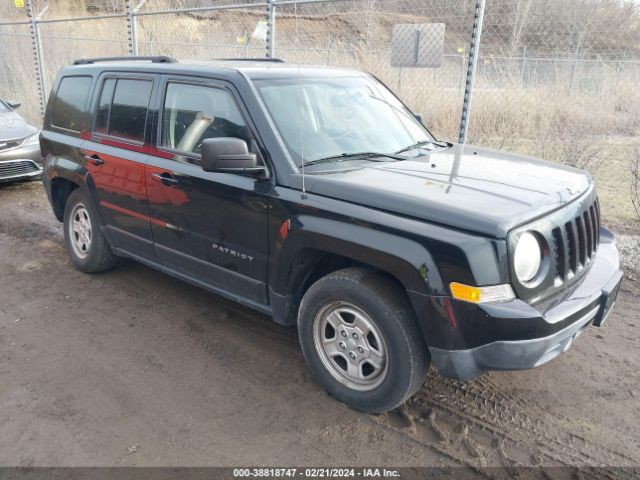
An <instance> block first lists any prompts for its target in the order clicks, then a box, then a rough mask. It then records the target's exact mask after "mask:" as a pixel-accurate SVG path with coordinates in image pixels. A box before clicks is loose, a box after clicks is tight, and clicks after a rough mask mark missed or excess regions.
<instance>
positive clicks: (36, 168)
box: [0, 145, 42, 182]
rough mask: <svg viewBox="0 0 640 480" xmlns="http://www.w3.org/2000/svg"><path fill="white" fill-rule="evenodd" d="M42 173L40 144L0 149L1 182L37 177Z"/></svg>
mask: <svg viewBox="0 0 640 480" xmlns="http://www.w3.org/2000/svg"><path fill="white" fill-rule="evenodd" d="M40 175H42V158H41V155H40V146H39V145H25V146H19V147H16V148H12V149H9V150H0V182H14V181H18V180H26V179H35V178H38V177H39V176H40Z"/></svg>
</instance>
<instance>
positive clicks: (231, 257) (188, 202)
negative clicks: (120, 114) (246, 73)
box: [146, 76, 270, 304]
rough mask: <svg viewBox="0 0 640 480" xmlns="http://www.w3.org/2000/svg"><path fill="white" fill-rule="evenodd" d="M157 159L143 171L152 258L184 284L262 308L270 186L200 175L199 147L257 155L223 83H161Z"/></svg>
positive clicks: (229, 176)
mask: <svg viewBox="0 0 640 480" xmlns="http://www.w3.org/2000/svg"><path fill="white" fill-rule="evenodd" d="M158 99H159V100H158V102H157V104H158V108H159V120H158V127H157V128H156V129H154V130H155V133H156V136H157V138H156V141H155V148H156V151H155V152H154V154H153V155H152V157H151V158H150V160H149V164H148V165H147V166H146V182H147V190H148V198H149V207H150V215H151V216H152V217H153V218H155V219H158V220H161V221H162V222H164V225H162V224H160V223H155V222H154V223H152V225H151V228H152V230H153V236H154V239H155V242H156V252H157V255H158V257H159V258H160V259H161V260H162V262H163V264H164V265H165V266H166V267H168V268H169V269H171V270H173V271H174V272H177V273H179V274H181V275H183V276H185V277H188V278H189V279H191V280H195V281H197V282H201V283H204V284H206V285H208V286H213V287H215V288H217V289H220V290H224V291H226V292H228V293H231V294H234V295H236V296H240V297H241V298H243V299H248V300H251V301H255V302H259V303H262V304H265V303H267V258H268V249H267V241H268V239H267V220H268V205H269V203H268V199H267V197H266V195H265V193H266V192H267V191H268V190H269V187H270V183H269V182H268V181H266V180H260V179H256V178H253V177H250V176H242V175H236V174H230V173H217V172H205V171H204V170H202V168H201V167H200V165H199V160H200V146H201V143H202V140H204V139H205V138H212V137H237V138H241V139H243V140H245V141H246V142H247V143H248V144H249V145H253V148H252V150H254V151H256V150H257V143H255V141H254V140H255V138H256V137H255V135H254V134H253V133H252V132H251V129H250V127H249V125H248V122H247V121H246V118H247V116H246V112H244V111H243V110H242V107H241V103H240V102H239V99H238V98H237V97H236V95H235V93H234V91H233V90H232V89H231V88H230V86H228V85H227V84H225V83H223V82H216V81H206V80H196V79H193V80H185V79H183V78H172V77H168V76H167V77H164V78H163V81H162V84H161V88H160V89H159V93H158Z"/></svg>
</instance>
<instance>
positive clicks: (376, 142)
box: [256, 77, 433, 166]
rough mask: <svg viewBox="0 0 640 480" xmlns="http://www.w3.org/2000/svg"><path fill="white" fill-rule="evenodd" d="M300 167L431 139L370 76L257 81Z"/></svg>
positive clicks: (272, 115)
mask: <svg viewBox="0 0 640 480" xmlns="http://www.w3.org/2000/svg"><path fill="white" fill-rule="evenodd" d="M256 85H257V87H258V90H259V92H260V95H261V97H262V99H263V100H264V103H265V104H266V106H267V109H268V110H269V113H270V114H271V117H272V118H273V120H274V122H275V124H276V126H277V128H278V131H279V132H280V135H281V136H282V138H283V140H284V142H285V144H286V146H287V148H288V150H289V153H290V154H291V156H292V157H293V159H294V161H295V163H296V164H297V165H298V166H299V165H301V164H302V163H303V161H304V162H305V163H308V162H313V161H316V160H319V159H324V158H330V157H340V156H345V155H350V154H355V153H359V152H380V153H387V154H392V153H394V152H398V151H400V150H402V149H404V148H406V147H408V146H410V145H415V144H417V143H420V142H428V141H431V140H433V138H432V137H431V135H429V132H428V131H427V130H426V129H425V128H424V127H423V126H422V125H421V124H420V122H418V121H417V120H416V118H415V116H414V115H413V114H412V113H411V112H410V111H409V110H407V109H406V108H405V107H404V105H402V103H401V102H400V100H398V99H397V98H396V97H395V96H394V95H393V94H392V93H391V92H390V91H389V90H388V89H387V88H385V87H384V86H383V85H382V84H380V83H379V82H377V81H376V80H374V79H372V78H364V77H338V78H304V77H301V78H297V77H294V78H290V79H284V80H282V79H278V80H260V81H257V82H256Z"/></svg>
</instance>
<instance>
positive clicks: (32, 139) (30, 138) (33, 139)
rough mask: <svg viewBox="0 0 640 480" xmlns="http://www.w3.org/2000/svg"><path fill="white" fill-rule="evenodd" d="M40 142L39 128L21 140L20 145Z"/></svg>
mask: <svg viewBox="0 0 640 480" xmlns="http://www.w3.org/2000/svg"><path fill="white" fill-rule="evenodd" d="M39 143H40V130H38V131H37V132H36V133H34V134H33V135H29V136H28V137H27V138H25V139H24V140H23V141H22V145H25V146H26V145H38V144H39Z"/></svg>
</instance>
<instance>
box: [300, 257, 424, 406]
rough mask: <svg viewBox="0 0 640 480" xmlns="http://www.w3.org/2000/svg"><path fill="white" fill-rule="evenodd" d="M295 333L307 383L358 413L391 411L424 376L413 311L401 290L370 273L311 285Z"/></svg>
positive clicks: (347, 272) (348, 273)
mask: <svg viewBox="0 0 640 480" xmlns="http://www.w3.org/2000/svg"><path fill="white" fill-rule="evenodd" d="M298 332H299V336H300V343H301V345H302V351H303V353H304V355H305V358H306V359H307V362H308V363H309V366H310V368H311V371H312V373H313V376H314V378H315V379H316V380H317V381H318V383H320V384H321V385H322V386H323V387H324V388H325V389H326V390H327V391H328V392H329V393H330V394H331V395H332V396H334V397H335V398H337V399H338V400H340V401H342V402H344V403H346V404H348V405H350V406H352V407H353V408H356V409H358V410H363V411H368V412H384V411H387V410H391V409H393V408H395V407H397V406H398V405H400V404H402V403H403V402H404V401H406V400H407V399H408V398H409V397H410V396H411V395H413V394H414V393H415V392H416V390H418V388H420V386H421V385H422V383H423V381H424V378H425V376H426V371H427V368H428V365H429V358H428V352H427V349H426V346H425V345H424V342H423V341H422V337H421V335H420V332H419V330H418V327H417V324H416V320H415V315H414V313H413V310H412V308H411V306H410V305H409V303H408V300H407V299H406V296H405V295H404V292H403V291H402V290H401V288H400V287H398V286H397V285H396V284H395V283H394V282H392V281H390V280H389V279H387V278H386V277H384V276H383V275H380V274H378V273H376V272H373V271H370V270H367V269H362V268H348V269H344V270H340V271H338V272H334V273H331V274H329V275H327V276H326V277H323V278H321V279H320V280H318V281H317V282H316V283H315V284H314V285H312V286H311V288H309V290H308V291H307V293H306V294H305V295H304V298H303V300H302V303H301V305H300V311H299V315H298Z"/></svg>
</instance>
